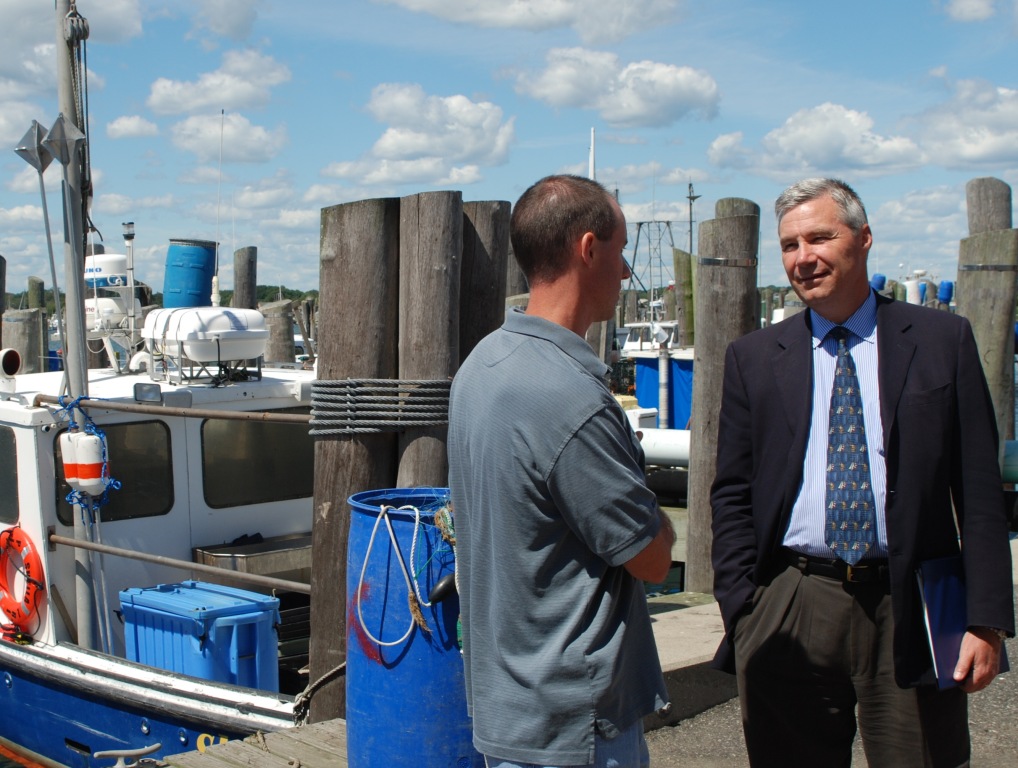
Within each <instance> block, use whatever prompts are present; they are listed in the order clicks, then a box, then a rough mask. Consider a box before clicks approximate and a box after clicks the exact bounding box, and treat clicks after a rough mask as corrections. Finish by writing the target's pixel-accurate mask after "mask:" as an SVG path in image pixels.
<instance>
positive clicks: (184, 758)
mask: <svg viewBox="0 0 1018 768" xmlns="http://www.w3.org/2000/svg"><path fill="white" fill-rule="evenodd" d="M163 763H164V764H166V765H169V766H173V768H220V767H221V768H237V766H245V765H250V766H259V768H262V767H264V768H273V767H274V766H279V768H294V766H305V767H306V768H315V767H316V766H322V767H324V766H329V768H342V766H345V765H347V760H346V721H345V720H328V721H326V722H324V723H314V724H312V725H305V726H302V727H301V728H295V729H290V730H286V731H278V732H276V733H265V734H261V733H259V734H255V735H254V736H249V737H248V738H246V739H244V740H243V741H231V742H227V743H226V744H216V745H215V746H211V747H208V748H207V749H206V750H205V752H204V753H202V752H187V753H184V754H180V755H170V756H169V757H164V758H163Z"/></svg>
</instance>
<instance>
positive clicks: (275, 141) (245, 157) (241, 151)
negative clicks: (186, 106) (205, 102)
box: [170, 113, 287, 163]
mask: <svg viewBox="0 0 1018 768" xmlns="http://www.w3.org/2000/svg"><path fill="white" fill-rule="evenodd" d="M170 135H171V137H172V139H173V144H174V146H176V147H177V148H178V149H182V150H184V151H185V152H190V153H191V154H193V155H195V156H196V157H197V158H198V160H199V161H200V162H203V163H211V162H216V161H218V159H219V151H220V146H221V147H222V153H223V156H222V157H223V161H224V162H232V163H263V162H265V161H267V160H269V159H271V158H273V157H275V156H276V155H277V154H278V153H279V151H280V150H281V149H282V148H283V145H284V144H286V141H287V137H286V128H284V127H282V126H280V127H279V128H276V129H274V130H268V129H266V128H263V127H262V126H260V125H252V124H251V121H250V120H248V119H247V118H246V117H244V116H243V115H238V114H235V113H230V114H227V115H223V116H222V117H220V115H196V116H194V117H189V118H187V119H186V120H183V121H182V122H179V123H177V124H176V125H174V126H173V127H172V128H171V129H170Z"/></svg>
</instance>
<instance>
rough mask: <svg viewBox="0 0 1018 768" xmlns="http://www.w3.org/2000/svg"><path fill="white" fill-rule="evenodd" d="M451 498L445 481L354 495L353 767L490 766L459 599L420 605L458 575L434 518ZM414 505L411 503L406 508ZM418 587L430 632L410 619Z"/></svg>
mask: <svg viewBox="0 0 1018 768" xmlns="http://www.w3.org/2000/svg"><path fill="white" fill-rule="evenodd" d="M448 498H449V492H448V489H446V488H412V489H409V488H390V489H385V490H376V491H364V492H362V493H355V494H354V495H353V496H351V497H350V499H349V501H348V503H349V505H350V511H351V515H350V538H349V544H348V550H347V566H346V584H347V605H346V609H347V610H346V616H347V620H346V626H347V636H346V649H347V650H346V742H347V756H348V757H347V759H348V764H349V765H350V768H373V767H374V766H379V765H384V766H395V767H398V766H415V767H416V766H429V767H430V766H442V768H445V767H446V766H448V767H449V768H484V759H483V757H481V755H480V754H479V753H478V752H477V751H476V750H475V749H474V747H473V744H472V737H471V727H470V719H469V718H468V717H467V704H466V689H465V687H464V682H463V658H462V656H461V655H460V650H459V643H458V641H457V631H456V624H457V620H458V619H459V599H458V597H457V595H456V594H455V593H452V594H450V595H449V596H448V597H446V598H445V599H444V600H442V601H440V602H435V603H433V604H432V605H431V607H425V606H424V605H423V603H426V602H428V601H429V600H428V598H429V594H430V592H431V590H432V588H433V587H434V586H435V585H436V584H437V583H438V582H439V580H441V579H442V578H443V577H444V576H447V575H449V574H452V573H453V572H454V565H455V556H454V553H453V550H452V547H451V546H450V544H449V543H448V542H447V541H445V540H444V539H443V538H442V534H441V531H440V529H439V528H438V526H436V524H435V523H436V515H439V516H441V518H442V519H445V518H446V509H445V508H446V507H447V505H448ZM383 506H384V507H385V508H386V509H385V513H384V514H383V513H382V511H381V509H382V507H383ZM407 506H408V507H411V508H410V509H399V508H400V507H407ZM415 510H418V511H419V516H418V515H417V514H416V513H415ZM390 525H391V532H390ZM404 565H405V568H406V574H407V575H408V576H409V578H410V581H411V584H410V586H409V587H408V585H407V583H406V582H407V577H406V576H405V575H404V567H403V566H404ZM415 580H416V583H417V586H416V588H415V587H414V586H413V584H414V581H415ZM411 589H413V590H414V594H415V595H416V594H417V593H418V592H419V593H420V598H421V613H422V615H423V618H424V621H425V623H426V624H427V626H428V629H429V630H430V632H425V631H423V630H422V629H421V628H420V627H419V626H417V625H415V624H412V623H411V622H412V617H411V614H410V608H409V606H408V597H407V595H408V592H409V591H410V590H411ZM507 716H509V713H507Z"/></svg>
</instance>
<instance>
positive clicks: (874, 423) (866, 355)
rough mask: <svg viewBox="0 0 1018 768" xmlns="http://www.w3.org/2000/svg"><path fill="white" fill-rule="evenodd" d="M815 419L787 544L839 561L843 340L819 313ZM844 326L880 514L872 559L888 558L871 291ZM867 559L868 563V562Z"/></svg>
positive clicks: (813, 316) (815, 324) (815, 345)
mask: <svg viewBox="0 0 1018 768" xmlns="http://www.w3.org/2000/svg"><path fill="white" fill-rule="evenodd" d="M808 311H809V312H810V315H811V318H810V319H811V321H812V327H813V417H812V421H811V422H810V428H809V440H808V441H807V443H806V458H805V462H804V464H803V471H802V484H801V485H800V486H799V495H798V496H797V497H796V499H795V504H794V505H793V506H792V516H791V519H790V520H789V523H788V530H787V531H786V532H785V538H784V541H783V543H784V545H785V546H786V547H788V548H789V549H794V550H795V551H796V552H801V553H802V554H804V555H808V556H810V557H823V558H827V559H831V558H833V554H832V553H831V550H830V549H829V548H828V547H827V544H826V543H825V542H824V524H825V520H826V512H825V504H826V502H825V496H826V480H827V431H828V426H829V418H830V403H831V388H832V387H833V386H834V369H835V366H836V362H837V356H838V345H837V342H836V341H835V340H834V339H833V338H832V337H831V336H829V335H828V334H829V332H830V330H831V329H832V328H834V327H835V324H834V323H832V322H831V321H830V320H827V319H826V318H824V317H821V316H820V315H818V314H817V313H816V312H813V310H808ZM842 325H843V326H844V327H845V328H847V329H848V330H849V331H851V332H852V334H851V336H850V337H849V340H848V349H849V352H851V353H852V359H853V360H854V361H855V369H856V375H857V376H858V377H859V390H860V393H861V394H862V401H863V417H864V419H865V422H866V449H867V451H868V452H869V456H870V480H871V482H872V485H873V500H874V503H875V504H876V511H877V544H876V546H875V547H874V548H873V549H872V550H870V553H869V554H868V555H867V558H885V557H887V524H886V518H885V515H884V501H885V497H886V492H887V465H886V460H885V456H884V429H883V424H882V423H881V420H880V385H879V379H878V377H877V363H878V350H877V301H876V298H875V297H874V295H873V292H872V291H871V292H870V294H869V296H868V297H867V298H866V301H865V302H863V304H862V306H861V307H859V309H857V310H856V311H855V314H853V315H852V316H851V317H850V318H849V319H848V320H847V321H846V322H844V323H842ZM864 560H865V559H864Z"/></svg>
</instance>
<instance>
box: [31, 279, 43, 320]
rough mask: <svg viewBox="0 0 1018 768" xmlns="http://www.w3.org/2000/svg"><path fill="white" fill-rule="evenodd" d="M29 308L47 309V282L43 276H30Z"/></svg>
mask: <svg viewBox="0 0 1018 768" xmlns="http://www.w3.org/2000/svg"><path fill="white" fill-rule="evenodd" d="M28 308H29V309H41V310H42V311H43V312H45V311H46V283H45V282H44V281H43V279H42V278H41V277H29V278H28Z"/></svg>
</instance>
